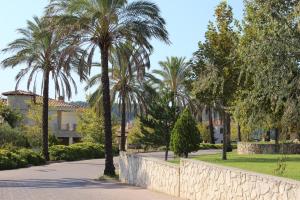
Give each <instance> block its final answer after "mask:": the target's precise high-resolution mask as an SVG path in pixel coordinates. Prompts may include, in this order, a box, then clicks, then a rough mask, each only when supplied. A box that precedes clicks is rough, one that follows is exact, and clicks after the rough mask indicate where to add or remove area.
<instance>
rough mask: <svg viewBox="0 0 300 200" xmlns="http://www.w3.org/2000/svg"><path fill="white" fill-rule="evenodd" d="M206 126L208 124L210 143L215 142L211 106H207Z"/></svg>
mask: <svg viewBox="0 0 300 200" xmlns="http://www.w3.org/2000/svg"><path fill="white" fill-rule="evenodd" d="M208 126H209V133H210V143H211V144H215V136H214V125H213V119H212V112H211V107H208Z"/></svg>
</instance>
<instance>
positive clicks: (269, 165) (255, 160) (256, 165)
mask: <svg viewBox="0 0 300 200" xmlns="http://www.w3.org/2000/svg"><path fill="white" fill-rule="evenodd" d="M286 156H287V161H286V170H285V171H284V173H283V174H282V175H278V174H275V172H274V171H275V169H276V168H277V163H278V159H279V158H280V157H282V156H281V155H278V154H268V155H266V154H264V155H262V154H256V155H238V154H236V153H235V152H233V153H228V160H226V161H223V160H222V159H221V154H213V155H201V156H198V157H195V158H193V159H196V160H201V161H206V162H210V163H215V164H220V165H225V166H230V167H236V168H240V169H245V170H249V171H254V172H259V173H264V174H270V175H275V176H282V177H286V178H291V179H295V180H299V181H300V155H286ZM170 162H172V163H179V160H172V161H170Z"/></svg>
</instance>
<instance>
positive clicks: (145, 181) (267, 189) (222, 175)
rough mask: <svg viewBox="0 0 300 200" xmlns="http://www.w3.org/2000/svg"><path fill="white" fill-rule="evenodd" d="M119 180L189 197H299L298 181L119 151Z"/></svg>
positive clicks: (220, 199)
mask: <svg viewBox="0 0 300 200" xmlns="http://www.w3.org/2000/svg"><path fill="white" fill-rule="evenodd" d="M120 179H121V181H122V182H124V183H129V184H132V185H136V186H141V187H144V188H149V189H152V190H155V191H159V192H164V193H166V194H170V195H173V196H177V197H181V198H183V199H189V200H202V199H203V200H235V199H241V200H242V199H253V200H260V199H261V200H273V199H274V200H298V199H299V197H300V182H299V181H293V180H289V179H285V178H279V177H274V176H269V175H263V174H258V173H253V172H248V171H244V170H240V169H235V168H230V167H223V166H219V165H214V164H210V163H206V162H201V161H196V160H190V159H182V160H181V161H180V165H179V166H176V165H172V164H169V163H166V162H164V161H160V160H157V159H154V158H145V157H139V156H137V155H126V154H124V153H121V154H120Z"/></svg>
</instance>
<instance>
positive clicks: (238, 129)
mask: <svg viewBox="0 0 300 200" xmlns="http://www.w3.org/2000/svg"><path fill="white" fill-rule="evenodd" d="M237 133H238V141H239V142H241V141H242V133H241V126H240V123H238V124H237Z"/></svg>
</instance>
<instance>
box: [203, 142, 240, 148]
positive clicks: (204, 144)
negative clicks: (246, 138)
mask: <svg viewBox="0 0 300 200" xmlns="http://www.w3.org/2000/svg"><path fill="white" fill-rule="evenodd" d="M231 146H232V148H233V149H236V148H237V145H236V144H231ZM199 149H202V150H204V149H223V144H209V143H201V144H200V145H199Z"/></svg>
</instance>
